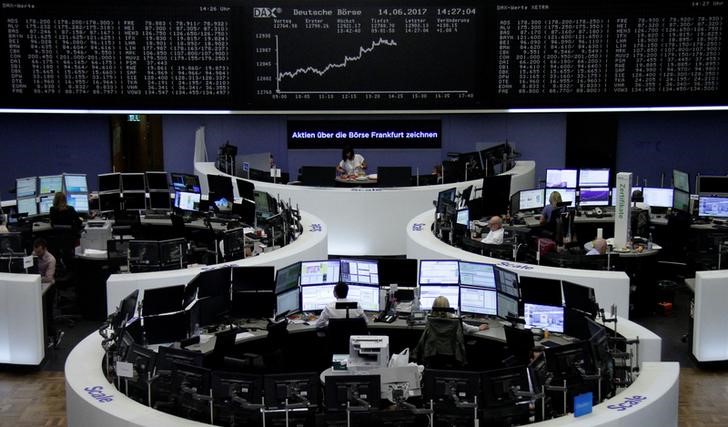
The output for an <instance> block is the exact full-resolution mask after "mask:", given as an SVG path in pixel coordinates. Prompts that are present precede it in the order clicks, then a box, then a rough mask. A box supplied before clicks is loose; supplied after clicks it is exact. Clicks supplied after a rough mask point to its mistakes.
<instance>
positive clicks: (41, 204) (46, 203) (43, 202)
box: [38, 196, 53, 215]
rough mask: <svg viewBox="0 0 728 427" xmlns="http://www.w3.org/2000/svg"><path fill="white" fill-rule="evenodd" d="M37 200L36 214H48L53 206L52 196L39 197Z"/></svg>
mask: <svg viewBox="0 0 728 427" xmlns="http://www.w3.org/2000/svg"><path fill="white" fill-rule="evenodd" d="M38 200H39V201H38V213H40V214H41V215H44V214H48V213H50V212H51V207H52V206H53V196H40V198H38Z"/></svg>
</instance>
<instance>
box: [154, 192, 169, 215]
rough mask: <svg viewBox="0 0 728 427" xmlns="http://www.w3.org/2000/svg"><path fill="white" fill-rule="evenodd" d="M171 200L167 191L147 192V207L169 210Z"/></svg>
mask: <svg viewBox="0 0 728 427" xmlns="http://www.w3.org/2000/svg"><path fill="white" fill-rule="evenodd" d="M170 205H171V200H170V197H169V192H168V191H152V192H151V193H149V209H155V210H163V211H166V210H169V208H170Z"/></svg>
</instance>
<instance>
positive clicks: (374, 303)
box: [346, 285, 380, 311]
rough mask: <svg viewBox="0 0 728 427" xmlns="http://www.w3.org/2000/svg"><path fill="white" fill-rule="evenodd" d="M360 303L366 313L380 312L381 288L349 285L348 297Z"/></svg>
mask: <svg viewBox="0 0 728 427" xmlns="http://www.w3.org/2000/svg"><path fill="white" fill-rule="evenodd" d="M346 298H347V299H349V300H351V301H356V302H358V303H359V305H360V306H361V308H362V309H364V310H365V311H379V310H380V308H379V286H365V285H349V295H348V296H347V297H346Z"/></svg>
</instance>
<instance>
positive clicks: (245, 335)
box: [235, 332, 255, 341]
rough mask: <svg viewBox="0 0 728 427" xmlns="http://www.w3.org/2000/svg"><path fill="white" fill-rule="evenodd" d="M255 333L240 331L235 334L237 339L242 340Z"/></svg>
mask: <svg viewBox="0 0 728 427" xmlns="http://www.w3.org/2000/svg"><path fill="white" fill-rule="evenodd" d="M254 336H255V334H251V333H250V332H240V333H239V334H236V335H235V341H241V340H245V339H248V338H253V337H254Z"/></svg>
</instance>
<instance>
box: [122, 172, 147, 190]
mask: <svg viewBox="0 0 728 427" xmlns="http://www.w3.org/2000/svg"><path fill="white" fill-rule="evenodd" d="M121 189H122V190H123V191H145V190H146V189H147V185H146V180H145V179H144V174H143V173H122V174H121Z"/></svg>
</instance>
